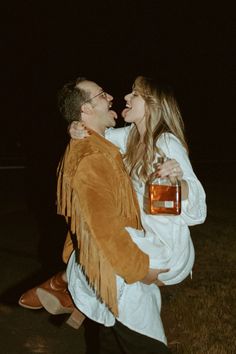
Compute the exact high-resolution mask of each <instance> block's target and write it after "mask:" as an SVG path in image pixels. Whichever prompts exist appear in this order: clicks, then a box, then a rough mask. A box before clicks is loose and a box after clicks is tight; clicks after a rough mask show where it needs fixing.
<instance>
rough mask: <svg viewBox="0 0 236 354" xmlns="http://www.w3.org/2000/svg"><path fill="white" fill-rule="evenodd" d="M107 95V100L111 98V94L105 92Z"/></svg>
mask: <svg viewBox="0 0 236 354" xmlns="http://www.w3.org/2000/svg"><path fill="white" fill-rule="evenodd" d="M106 95H107V100H108V101H112V100H113V96H112V95H110V94H109V93H107V94H106Z"/></svg>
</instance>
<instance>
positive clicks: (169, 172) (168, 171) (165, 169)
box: [157, 159, 183, 180]
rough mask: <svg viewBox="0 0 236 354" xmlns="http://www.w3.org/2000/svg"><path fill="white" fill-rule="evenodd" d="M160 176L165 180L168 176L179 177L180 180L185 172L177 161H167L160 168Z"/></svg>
mask: <svg viewBox="0 0 236 354" xmlns="http://www.w3.org/2000/svg"><path fill="white" fill-rule="evenodd" d="M157 170H158V176H159V177H161V178H163V177H166V176H169V177H177V178H178V179H179V180H181V179H182V178H183V170H182V168H181V167H180V164H179V163H178V162H177V161H176V160H175V159H170V160H167V161H165V162H164V163H163V164H162V165H159V166H158V169H157Z"/></svg>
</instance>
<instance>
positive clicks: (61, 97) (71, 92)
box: [58, 77, 90, 123]
mask: <svg viewBox="0 0 236 354" xmlns="http://www.w3.org/2000/svg"><path fill="white" fill-rule="evenodd" d="M86 80H87V79H86V78H85V77H78V78H77V79H75V80H73V81H70V82H68V83H67V84H65V85H64V86H63V87H62V89H61V90H60V91H59V93H58V107H59V111H60V112H61V114H62V116H63V117H64V118H65V120H67V122H68V123H71V122H72V121H74V120H77V121H79V120H80V119H81V106H82V105H83V103H84V102H85V101H86V100H88V99H89V98H90V96H89V92H86V91H85V90H83V89H81V88H79V87H78V85H79V84H80V83H81V82H83V81H86Z"/></svg>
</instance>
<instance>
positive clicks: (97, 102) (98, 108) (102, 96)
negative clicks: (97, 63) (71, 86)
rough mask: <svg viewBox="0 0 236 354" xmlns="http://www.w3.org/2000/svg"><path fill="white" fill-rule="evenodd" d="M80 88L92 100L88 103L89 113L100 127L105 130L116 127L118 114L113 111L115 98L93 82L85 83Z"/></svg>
mask: <svg viewBox="0 0 236 354" xmlns="http://www.w3.org/2000/svg"><path fill="white" fill-rule="evenodd" d="M79 87H80V88H81V89H83V90H85V91H87V92H88V93H89V95H90V99H89V100H87V101H86V103H85V104H86V105H89V112H90V114H91V115H92V116H93V119H94V120H96V123H97V124H98V126H100V127H103V126H104V128H109V127H114V126H115V125H116V121H115V119H116V118H117V114H116V112H114V111H113V110H111V109H110V108H111V107H112V101H113V97H112V96H111V95H109V94H108V93H106V92H104V91H103V89H102V88H101V87H100V86H98V85H97V84H96V83H95V82H93V81H83V82H81V83H80V84H79Z"/></svg>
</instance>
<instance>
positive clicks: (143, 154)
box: [124, 76, 188, 182]
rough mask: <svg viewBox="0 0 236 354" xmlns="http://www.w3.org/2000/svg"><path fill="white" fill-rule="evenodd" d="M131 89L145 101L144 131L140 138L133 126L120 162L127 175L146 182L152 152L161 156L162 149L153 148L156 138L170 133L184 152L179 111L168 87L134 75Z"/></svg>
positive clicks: (150, 166) (150, 169) (183, 138)
mask: <svg viewBox="0 0 236 354" xmlns="http://www.w3.org/2000/svg"><path fill="white" fill-rule="evenodd" d="M133 90H135V91H136V92H137V93H138V94H140V95H141V96H142V98H143V99H144V101H145V125H146V131H145V133H144V136H143V138H142V137H141V136H140V134H139V131H138V129H137V126H136V125H135V124H134V125H133V127H132V128H131V131H130V133H129V137H128V141H127V151H126V153H125V155H124V163H125V166H126V169H127V171H128V173H129V175H130V176H131V177H138V179H139V180H141V181H143V182H146V181H147V179H148V177H149V175H150V173H151V172H152V166H153V162H154V160H155V156H156V154H157V153H158V154H159V155H161V156H164V153H163V151H161V149H159V148H158V147H157V141H158V139H159V138H160V136H161V135H162V134H164V133H172V134H174V135H175V136H176V137H177V138H178V139H179V140H180V142H181V143H182V145H183V146H184V147H185V149H186V151H187V152H188V145H187V142H186V139H185V136H184V123H183V120H182V117H181V113H180V110H179V107H178V104H177V102H176V99H175V97H174V95H173V93H172V90H171V89H170V87H168V86H166V85H163V84H162V83H160V82H155V81H154V80H153V79H150V78H147V77H144V76H138V77H137V78H136V80H135V81H134V84H133Z"/></svg>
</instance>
